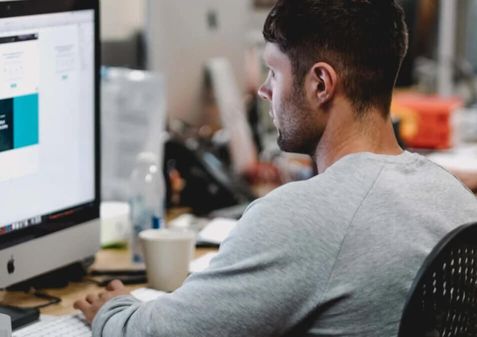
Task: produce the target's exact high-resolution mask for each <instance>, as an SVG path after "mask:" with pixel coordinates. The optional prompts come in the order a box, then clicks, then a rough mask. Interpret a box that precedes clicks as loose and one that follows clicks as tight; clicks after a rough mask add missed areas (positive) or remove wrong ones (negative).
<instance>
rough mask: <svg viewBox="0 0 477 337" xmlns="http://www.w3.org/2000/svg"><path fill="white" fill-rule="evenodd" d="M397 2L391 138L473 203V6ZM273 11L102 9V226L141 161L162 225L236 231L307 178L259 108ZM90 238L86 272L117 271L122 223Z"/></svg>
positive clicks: (187, 5) (219, 4) (105, 3)
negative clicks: (220, 223) (236, 222)
mask: <svg viewBox="0 0 477 337" xmlns="http://www.w3.org/2000/svg"><path fill="white" fill-rule="evenodd" d="M401 1H402V4H403V6H404V8H405V10H406V13H407V20H408V22H407V23H408V26H409V30H410V48H409V52H408V56H407V58H406V59H405V61H404V64H403V66H402V69H401V74H400V76H399V78H398V82H397V87H396V90H395V95H394V98H393V103H392V107H391V112H392V114H393V122H394V126H395V132H396V136H397V137H398V140H399V141H400V144H401V145H402V147H403V148H405V149H407V150H409V151H413V152H418V153H421V154H423V155H426V156H428V157H429V158H430V159H431V160H434V161H435V162H437V163H438V164H440V165H442V166H444V167H446V168H447V169H448V170H450V171H451V172H452V173H454V174H455V175H456V176H457V177H459V178H460V179H461V180H462V181H463V182H464V184H466V185H467V186H468V187H469V189H471V190H472V191H473V192H474V193H477V27H476V25H477V0H458V1H455V0H440V1H436V0H401ZM273 2H274V1H273V0H247V1H245V0H229V1H220V0H215V1H213V0H208V1H206V0H200V1H196V0H194V1H184V0H135V1H114V0H101V54H102V59H101V123H100V124H101V152H102V157H101V202H102V206H104V207H103V212H104V213H103V214H102V216H103V217H104V218H107V217H111V218H115V217H116V216H120V217H122V219H127V217H128V215H127V214H126V213H127V202H128V197H129V194H130V190H129V189H130V183H131V182H130V177H131V173H132V171H133V169H134V167H135V165H136V159H137V156H138V155H139V154H140V153H141V152H153V153H156V154H158V156H159V158H161V166H162V169H163V170H162V171H163V176H164V179H165V180H164V181H165V187H166V189H165V200H164V208H165V212H166V218H167V221H166V224H165V226H173V225H177V226H179V227H181V226H182V227H183V226H192V227H193V226H203V225H205V224H206V223H207V221H209V220H210V219H213V218H216V217H226V218H235V219H237V218H239V217H240V215H241V214H242V212H243V210H244V208H245V207H246V205H247V204H248V203H250V202H251V201H252V200H254V199H255V198H258V197H260V196H263V195H265V194H266V193H268V192H269V191H271V190H273V189H274V188H276V187H278V186H280V185H282V184H285V183H287V182H291V181H297V180H303V179H308V178H310V177H312V176H314V175H316V174H317V171H316V168H315V167H314V166H313V163H312V162H311V160H310V159H309V158H308V157H307V156H304V155H297V154H290V153H283V152H282V151H280V149H279V148H278V146H277V144H276V137H277V135H276V130H275V127H274V125H273V123H272V121H271V119H270V117H269V112H268V109H269V107H268V103H267V102H263V101H261V100H260V98H259V97H258V96H257V89H258V88H259V86H260V84H261V83H262V81H263V80H264V79H265V76H266V72H267V70H266V69H265V66H264V65H263V61H262V58H261V52H262V50H263V47H264V41H263V37H262V35H261V28H262V25H263V22H264V20H265V17H266V15H267V13H268V11H269V10H270V8H271V6H272V5H273ZM125 209H126V210H125ZM125 214H126V215H125ZM184 215H185V216H184ZM174 219H175V220H177V219H180V221H176V222H174ZM102 226H103V228H102V233H101V235H102V237H101V243H102V245H103V248H104V249H103V250H102V252H101V255H100V256H99V257H97V261H96V263H98V260H99V263H100V265H101V267H103V266H104V265H110V264H114V266H113V268H112V269H114V268H117V269H124V268H129V267H130V265H129V255H128V252H127V243H128V236H129V235H130V229H129V227H128V226H129V224H128V222H127V221H126V222H114V221H104V222H103V224H102ZM125 246H126V249H125ZM204 252H209V250H206V251H204ZM118 256H119V258H118ZM111 261H114V262H111ZM72 272H73V273H74V272H75V271H71V270H70V271H68V273H72ZM49 281H50V280H48V282H49ZM140 284H141V283H140ZM142 285H143V283H142ZM93 286H94V285H91V286H90V285H88V286H87V287H86V288H85V287H79V288H75V290H74V291H71V288H69V290H65V289H64V288H60V289H59V290H53V291H51V292H49V294H54V296H57V297H64V298H65V299H64V300H63V304H61V305H62V308H61V310H59V311H55V310H54V309H52V311H48V310H50V309H46V310H47V311H43V312H46V313H49V312H51V313H55V314H56V313H64V312H66V311H67V309H66V308H68V306H71V303H72V301H73V300H74V299H76V298H77V297H78V293H86V292H88V291H90V290H91V289H95V288H91V287H93ZM75 287H76V286H75ZM9 296H10V295H9V294H8V292H6V293H3V292H2V296H0V300H2V301H6V302H8V301H9V298H10V297H9ZM11 296H13V297H12V298H13V299H14V301H18V302H22V301H24V303H31V302H32V301H33V302H34V301H35V300H32V299H31V298H29V294H26V293H25V294H21V295H19V294H18V293H15V294H14V295H11ZM2 298H3V299H2ZM19 298H20V299H21V300H19ZM35 303H36V302H35Z"/></svg>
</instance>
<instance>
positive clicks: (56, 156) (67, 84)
mask: <svg viewBox="0 0 477 337" xmlns="http://www.w3.org/2000/svg"><path fill="white" fill-rule="evenodd" d="M98 7H99V5H98V0H70V1H64V0H48V1H29V0H25V1H7V2H0V288H6V287H9V286H11V285H13V284H17V283H19V282H21V281H25V280H28V279H31V278H33V277H36V276H38V275H41V274H45V273H48V272H50V271H52V270H55V269H57V268H60V267H63V266H66V265H69V264H71V263H74V262H76V261H82V260H85V259H87V258H88V257H91V256H94V254H95V252H96V251H97V250H98V249H99V243H100V235H99V230H100V227H99V221H98V220H99V203H100V174H99V172H100V167H99V163H100V160H99V159H100V153H99V148H100V147H99V144H100V141H99V140H100V138H99V137H100V135H99V106H100V105H99V62H100V61H99V60H100V57H99V48H98V46H99V28H98V27H99V10H98Z"/></svg>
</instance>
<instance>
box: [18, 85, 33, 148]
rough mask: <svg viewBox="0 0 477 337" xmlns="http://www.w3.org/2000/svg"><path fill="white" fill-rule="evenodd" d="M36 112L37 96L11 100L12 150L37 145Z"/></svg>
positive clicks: (19, 97)
mask: <svg viewBox="0 0 477 337" xmlns="http://www.w3.org/2000/svg"><path fill="white" fill-rule="evenodd" d="M38 110H39V108H38V94H33V95H26V96H18V97H15V98H14V99H13V125H14V129H13V147H14V148H16V149H17V148H20V147H25V146H31V145H35V144H38V142H39V137H38V134H39V130H38V129H39V127H40V126H39V116H38V115H39V114H38Z"/></svg>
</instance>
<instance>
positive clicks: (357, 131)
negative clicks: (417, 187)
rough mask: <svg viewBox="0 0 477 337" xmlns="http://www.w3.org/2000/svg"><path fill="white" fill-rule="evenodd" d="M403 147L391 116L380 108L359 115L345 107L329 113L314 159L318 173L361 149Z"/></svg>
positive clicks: (390, 150)
mask: <svg viewBox="0 0 477 337" xmlns="http://www.w3.org/2000/svg"><path fill="white" fill-rule="evenodd" d="M402 151H403V150H402V149H401V147H400V146H399V144H398V143H397V140H396V137H395V135H394V130H393V126H392V121H391V118H390V117H388V118H386V119H385V118H384V117H382V114H381V113H380V112H379V111H377V110H369V111H368V112H367V113H366V116H365V117H363V118H361V119H357V118H356V115H355V112H354V111H353V110H352V109H351V108H349V107H345V108H343V109H340V110H338V111H334V112H332V113H331V114H330V117H329V120H328V123H327V126H326V129H325V131H324V133H323V136H322V138H321V140H320V143H319V144H318V147H317V150H316V152H315V154H314V156H313V160H314V161H315V164H316V166H317V168H318V172H319V173H323V172H324V171H325V170H326V169H327V168H328V167H330V166H331V165H333V164H334V163H335V162H336V161H338V160H339V159H341V158H343V157H344V156H346V155H348V154H352V153H358V152H372V153H377V154H387V155H398V154H400V153H402Z"/></svg>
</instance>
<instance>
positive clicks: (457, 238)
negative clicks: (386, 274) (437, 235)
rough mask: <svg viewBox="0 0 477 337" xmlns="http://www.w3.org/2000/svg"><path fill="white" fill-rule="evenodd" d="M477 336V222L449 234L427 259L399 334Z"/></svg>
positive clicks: (409, 336) (408, 336)
mask: <svg viewBox="0 0 477 337" xmlns="http://www.w3.org/2000/svg"><path fill="white" fill-rule="evenodd" d="M476 336H477V223H473V224H467V225H463V226H460V227H458V228H456V229H455V230H453V231H452V232H450V233H449V234H448V235H446V236H445V237H444V238H443V239H442V240H441V241H440V242H439V243H438V244H437V245H436V247H434V249H433V250H432V251H431V253H430V254H429V256H428V257H427V258H426V260H425V261H424V263H423V265H422V266H421V269H420V270H419V272H418V273H417V275H416V278H415V279H414V282H413V284H412V286H411V289H410V291H409V293H408V298H407V300H406V304H405V306H404V311H403V315H402V317H401V323H400V327H399V335H398V337H476Z"/></svg>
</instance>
